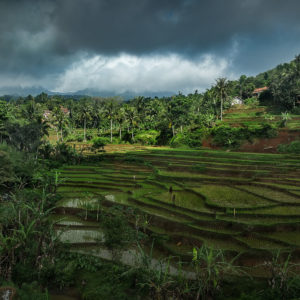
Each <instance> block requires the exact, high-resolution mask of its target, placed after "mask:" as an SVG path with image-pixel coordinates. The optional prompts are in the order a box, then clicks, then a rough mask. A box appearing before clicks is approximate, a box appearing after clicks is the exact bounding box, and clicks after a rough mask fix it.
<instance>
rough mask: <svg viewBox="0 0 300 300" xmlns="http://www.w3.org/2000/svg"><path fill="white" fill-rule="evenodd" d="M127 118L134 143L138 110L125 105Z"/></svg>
mask: <svg viewBox="0 0 300 300" xmlns="http://www.w3.org/2000/svg"><path fill="white" fill-rule="evenodd" d="M125 116H126V119H127V120H128V122H129V125H130V127H131V139H132V141H133V142H134V133H133V132H134V126H135V125H136V118H137V111H136V108H135V107H133V106H130V105H128V104H125Z"/></svg>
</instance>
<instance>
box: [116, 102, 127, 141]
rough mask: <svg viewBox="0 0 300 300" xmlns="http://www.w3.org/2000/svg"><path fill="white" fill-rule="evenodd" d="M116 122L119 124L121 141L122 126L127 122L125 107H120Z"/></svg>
mask: <svg viewBox="0 0 300 300" xmlns="http://www.w3.org/2000/svg"><path fill="white" fill-rule="evenodd" d="M116 121H117V122H118V123H119V134H120V140H122V124H123V123H124V121H125V109H124V107H119V109H118V112H117V114H116Z"/></svg>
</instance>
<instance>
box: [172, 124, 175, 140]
mask: <svg viewBox="0 0 300 300" xmlns="http://www.w3.org/2000/svg"><path fill="white" fill-rule="evenodd" d="M172 133H173V137H174V136H175V128H174V125H172Z"/></svg>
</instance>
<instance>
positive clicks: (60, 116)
mask: <svg viewBox="0 0 300 300" xmlns="http://www.w3.org/2000/svg"><path fill="white" fill-rule="evenodd" d="M53 117H54V119H53V121H54V125H55V126H56V128H57V139H58V131H60V138H61V140H62V141H63V129H64V128H65V127H66V125H67V124H68V123H69V121H68V118H67V116H66V115H65V113H64V112H63V111H62V109H61V107H56V108H55V110H54V111H53Z"/></svg>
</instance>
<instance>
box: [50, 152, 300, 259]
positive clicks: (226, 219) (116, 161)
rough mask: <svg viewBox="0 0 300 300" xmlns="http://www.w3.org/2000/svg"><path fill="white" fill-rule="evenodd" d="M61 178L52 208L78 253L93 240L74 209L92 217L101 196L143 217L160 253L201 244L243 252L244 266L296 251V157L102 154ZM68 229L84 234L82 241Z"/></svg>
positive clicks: (299, 165)
mask: <svg viewBox="0 0 300 300" xmlns="http://www.w3.org/2000/svg"><path fill="white" fill-rule="evenodd" d="M60 174H61V177H62V179H63V183H62V184H61V185H60V186H59V188H58V193H59V194H60V195H61V196H62V199H61V200H60V201H59V202H58V203H57V207H58V208H57V211H58V212H60V213H62V212H63V214H62V215H61V216H60V217H61V218H62V221H61V222H62V223H63V224H67V225H68V230H67V231H66V232H65V233H64V238H65V239H68V234H69V233H70V241H71V242H72V243H74V244H75V245H76V248H78V247H79V248H82V249H84V250H86V251H87V250H88V249H89V247H92V249H94V245H95V239H94V238H93V237H95V235H94V233H92V234H91V236H90V234H89V231H88V232H87V233H86V234H84V231H85V230H86V228H88V229H89V230H91V229H92V228H93V226H92V225H91V224H86V225H88V227H86V226H85V223H86V222H85V221H84V217H82V219H74V212H78V211H77V210H75V211H74V208H76V209H82V210H85V209H87V210H89V211H91V212H94V213H95V211H97V207H98V203H97V199H100V201H101V202H102V205H104V206H105V207H106V206H110V205H112V204H119V205H121V206H124V207H130V208H134V209H139V210H140V211H142V212H143V213H145V214H147V215H148V219H149V220H150V221H149V226H147V230H148V231H149V232H151V233H153V234H155V235H157V236H160V237H161V240H162V243H161V245H160V246H161V250H162V251H164V252H165V253H168V254H170V255H178V256H181V257H182V258H185V259H187V260H188V259H189V258H190V259H191V256H192V248H193V246H195V245H197V246H198V247H200V246H201V245H202V244H205V245H207V246H208V247H212V248H215V249H223V250H226V251H228V252H229V253H233V254H238V253H242V254H243V255H241V256H240V260H241V261H244V262H245V264H247V257H252V258H253V257H256V260H257V263H259V262H262V261H263V260H264V259H265V258H264V257H265V256H268V255H269V254H270V251H272V250H276V249H282V251H283V252H284V251H285V250H286V251H290V250H293V251H296V252H297V253H298V251H299V247H300V243H299V242H300V239H299V234H300V232H299V222H300V186H299V181H300V179H299V178H300V176H299V175H300V160H299V158H298V157H295V156H293V155H281V154H256V153H255V154H254V153H238V152H224V151H214V150H174V149H164V150H159V149H155V148H152V149H145V150H142V151H137V152H128V153H126V154H107V155H105V156H104V159H103V161H101V162H99V163H97V164H95V163H94V164H92V165H83V166H82V165H80V166H70V167H65V168H64V169H62V170H61V171H60ZM86 195H89V196H88V197H87V196H86ZM75 215H76V214H75ZM58 216H59V215H56V216H55V217H56V218H58ZM73 221H74V222H73ZM73 224H75V227H74V229H75V230H82V231H83V233H82V234H79V235H78V238H79V239H81V237H82V236H84V237H85V239H83V240H80V242H79V241H77V237H76V236H74V235H72V231H73V227H72V225H73ZM79 224H80V225H82V227H80V226H79ZM58 225H60V223H58ZM60 226H61V225H60ZM94 227H95V228H94V230H95V231H97V230H99V228H98V227H99V226H98V225H97V224H95V225H94Z"/></svg>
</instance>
